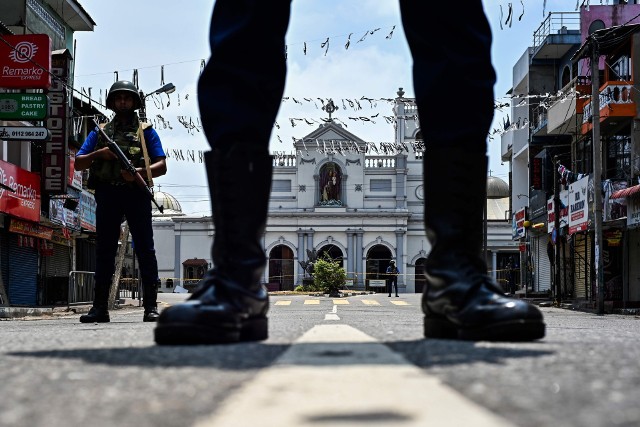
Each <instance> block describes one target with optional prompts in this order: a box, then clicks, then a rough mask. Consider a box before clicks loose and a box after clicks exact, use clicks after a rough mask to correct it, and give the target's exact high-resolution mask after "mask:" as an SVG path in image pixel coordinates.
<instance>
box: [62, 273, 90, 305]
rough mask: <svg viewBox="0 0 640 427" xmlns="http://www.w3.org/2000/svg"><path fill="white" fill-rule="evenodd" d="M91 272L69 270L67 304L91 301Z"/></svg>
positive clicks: (88, 302)
mask: <svg viewBox="0 0 640 427" xmlns="http://www.w3.org/2000/svg"><path fill="white" fill-rule="evenodd" d="M93 274H94V272H93V271H70V272H69V299H68V305H69V306H71V305H79V304H91V303H93V295H94V288H95V286H94V283H93V282H94V278H93Z"/></svg>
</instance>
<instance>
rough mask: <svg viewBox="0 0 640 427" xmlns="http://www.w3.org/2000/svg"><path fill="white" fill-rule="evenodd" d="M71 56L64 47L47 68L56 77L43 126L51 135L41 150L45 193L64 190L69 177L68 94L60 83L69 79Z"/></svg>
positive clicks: (69, 108) (60, 192)
mask: <svg viewBox="0 0 640 427" xmlns="http://www.w3.org/2000/svg"><path fill="white" fill-rule="evenodd" d="M70 61H71V56H70V55H69V53H68V52H67V51H64V52H63V53H60V54H56V55H53V58H52V67H51V72H52V73H53V74H54V75H55V76H56V77H57V78H56V79H54V81H53V83H52V85H51V89H50V90H49V93H48V94H49V101H50V102H49V115H48V117H47V120H46V126H47V128H48V129H49V131H50V132H51V138H50V139H49V140H48V141H47V142H46V143H45V144H44V150H43V153H42V192H43V193H44V194H49V195H52V194H53V195H60V194H66V193H67V182H68V180H69V178H68V177H69V156H68V153H69V150H68V142H67V141H68V138H67V136H68V133H69V129H68V126H69V125H68V121H69V117H70V116H71V106H70V105H69V100H70V97H69V94H68V91H67V90H66V88H65V86H64V85H63V83H67V82H68V80H69V66H70Z"/></svg>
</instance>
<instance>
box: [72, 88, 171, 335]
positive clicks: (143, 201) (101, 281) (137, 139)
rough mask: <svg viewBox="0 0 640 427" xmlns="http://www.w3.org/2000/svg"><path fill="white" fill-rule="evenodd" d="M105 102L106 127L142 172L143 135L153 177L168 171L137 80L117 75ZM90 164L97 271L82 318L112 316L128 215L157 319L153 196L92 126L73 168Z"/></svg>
mask: <svg viewBox="0 0 640 427" xmlns="http://www.w3.org/2000/svg"><path fill="white" fill-rule="evenodd" d="M106 104H107V108H109V109H111V110H113V111H114V112H115V117H114V118H113V120H112V121H110V122H109V123H107V124H106V125H105V126H104V132H105V133H106V134H107V135H108V136H109V137H110V138H111V139H112V140H113V141H115V143H116V144H118V146H119V147H120V148H121V149H122V151H123V152H124V153H125V155H126V156H127V157H128V158H129V160H131V162H132V164H133V165H134V166H135V167H136V170H137V171H138V172H139V173H140V174H141V175H142V177H143V178H146V177H147V168H146V164H145V156H144V150H143V147H142V144H143V141H144V143H145V144H146V149H147V151H148V155H149V162H150V164H149V171H150V172H151V176H152V177H153V178H155V177H157V176H161V175H164V174H165V173H167V163H166V160H165V158H166V156H165V153H164V150H163V148H162V144H161V142H160V137H159V136H158V134H157V133H156V131H155V130H154V129H153V128H152V127H151V125H149V124H148V123H143V122H141V121H140V118H139V117H138V114H137V113H136V110H137V109H139V108H140V107H142V99H141V98H140V94H139V92H138V90H137V88H136V86H135V85H134V84H133V83H132V82H129V81H124V80H123V81H117V82H115V83H114V84H113V85H112V86H111V88H110V89H109V94H108V95H107V102H106ZM87 168H90V172H89V184H88V186H89V187H90V188H91V189H93V190H94V191H95V198H96V232H97V234H98V236H97V244H96V259H97V263H96V271H95V274H94V277H95V296H94V299H93V307H92V308H91V310H90V311H89V313H87V314H85V315H82V316H80V322H82V323H94V322H97V323H101V322H109V321H110V318H109V311H108V310H107V304H108V299H109V289H110V287H111V281H112V277H113V273H114V272H115V258H116V252H117V249H118V240H119V239H120V224H122V221H123V220H124V219H125V218H126V220H127V223H128V224H129V229H130V230H131V236H132V238H133V241H134V242H135V252H136V255H137V256H138V261H139V262H140V271H141V275H142V288H143V295H144V301H143V305H144V316H143V321H145V322H155V321H156V320H157V319H158V308H157V305H156V296H157V291H158V285H159V282H160V279H159V278H158V261H157V259H156V251H155V249H154V244H153V228H152V224H151V201H150V200H149V199H148V198H147V197H145V196H144V195H143V194H142V193H141V190H140V188H138V187H137V186H136V184H135V183H134V176H133V175H131V174H130V173H129V172H127V171H125V170H124V169H121V167H120V161H119V160H118V158H117V156H116V155H115V154H114V153H113V152H112V151H111V150H109V147H107V146H106V144H105V141H103V138H102V136H101V135H100V134H99V133H98V132H97V131H95V130H94V131H92V132H91V133H90V134H89V135H88V136H87V139H86V140H85V141H84V143H83V144H82V147H81V148H80V151H78V154H77V156H76V161H75V169H76V170H78V171H81V170H85V169H87Z"/></svg>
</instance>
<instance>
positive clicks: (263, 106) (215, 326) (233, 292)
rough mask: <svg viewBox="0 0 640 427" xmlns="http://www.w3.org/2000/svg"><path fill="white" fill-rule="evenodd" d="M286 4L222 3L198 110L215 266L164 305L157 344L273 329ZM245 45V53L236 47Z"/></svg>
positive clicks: (250, 336) (256, 336) (259, 335)
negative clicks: (273, 236) (270, 245)
mask: <svg viewBox="0 0 640 427" xmlns="http://www.w3.org/2000/svg"><path fill="white" fill-rule="evenodd" d="M289 8H290V0H277V1H269V2H265V1H262V0H218V1H217V2H216V4H215V7H214V11H213V17H212V21H211V33H210V44H211V59H210V61H209V63H208V64H207V66H206V68H205V70H204V71H203V74H202V75H201V77H200V80H199V82H198V100H199V106H200V113H201V116H202V122H203V126H204V131H205V134H206V136H207V139H208V141H209V144H210V145H211V148H212V151H211V152H209V153H206V157H205V160H206V167H207V176H208V179H209V191H210V194H211V202H212V208H213V209H212V210H213V221H214V227H215V237H214V243H213V247H212V251H211V253H212V258H213V263H214V269H213V270H210V271H209V272H207V274H206V276H205V278H204V279H203V281H202V282H201V284H200V286H199V288H198V290H197V291H196V292H195V293H194V294H193V295H192V296H191V298H190V299H189V301H188V302H186V303H185V304H179V305H176V306H173V307H170V308H168V309H166V310H164V311H163V312H162V314H161V316H160V319H159V320H158V326H157V327H156V331H155V339H156V342H157V343H158V344H209V343H224V342H234V341H239V340H247V341H248V340H262V339H266V338H267V336H268V330H267V329H268V328H267V317H266V313H267V310H268V307H269V298H268V294H267V291H266V289H265V287H264V286H263V285H262V284H261V281H262V275H263V271H264V267H265V254H264V251H263V249H262V242H261V239H262V234H263V233H264V227H265V224H266V219H267V211H268V203H269V192H270V189H271V172H272V158H271V156H269V154H268V146H269V138H270V135H271V130H272V128H273V123H274V121H275V117H276V115H277V112H278V108H279V106H280V103H281V100H282V93H283V91H284V83H285V74H286V65H285V58H284V36H285V33H286V30H287V26H288V22H289ZM265 16H269V17H270V18H269V19H265ZM239 51H243V52H244V55H240V56H238V52H239ZM247 99H251V102H249V103H247V102H246V100H247Z"/></svg>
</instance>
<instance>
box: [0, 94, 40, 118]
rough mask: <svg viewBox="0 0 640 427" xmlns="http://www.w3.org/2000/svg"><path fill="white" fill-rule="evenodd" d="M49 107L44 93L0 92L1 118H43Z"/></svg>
mask: <svg viewBox="0 0 640 427" xmlns="http://www.w3.org/2000/svg"><path fill="white" fill-rule="evenodd" d="M48 108H49V98H47V95H45V94H43V93H0V120H43V119H44V118H45V117H47V112H48Z"/></svg>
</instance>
